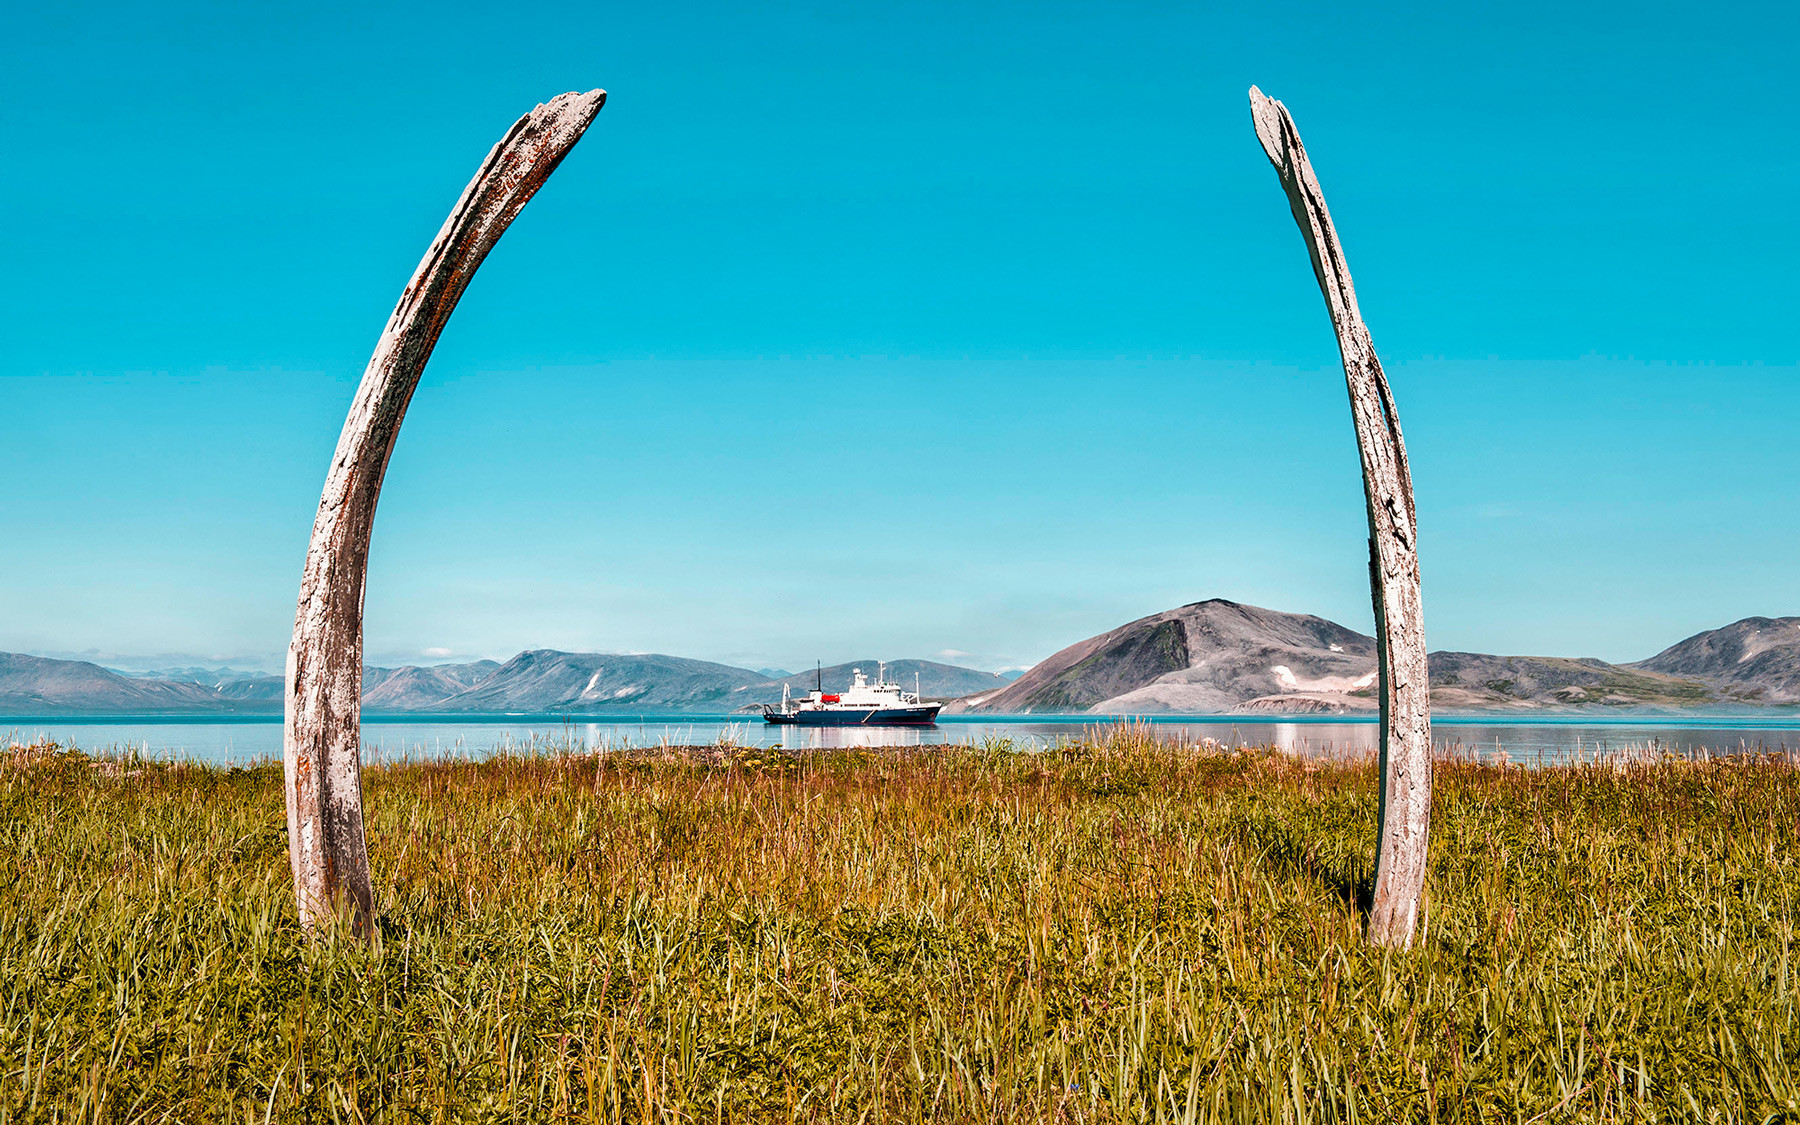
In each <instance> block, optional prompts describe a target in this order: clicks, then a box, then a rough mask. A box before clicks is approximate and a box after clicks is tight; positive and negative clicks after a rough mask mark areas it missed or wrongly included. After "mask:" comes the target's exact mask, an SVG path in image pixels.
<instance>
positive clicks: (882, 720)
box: [763, 703, 939, 727]
mask: <svg viewBox="0 0 1800 1125" xmlns="http://www.w3.org/2000/svg"><path fill="white" fill-rule="evenodd" d="M938 711H939V706H938V704H936V703H930V704H925V705H923V706H919V707H871V708H861V707H854V708H845V709H844V710H841V711H827V710H824V709H820V710H808V711H777V710H775V709H774V708H770V709H768V710H766V711H764V712H763V721H764V722H767V723H774V724H776V725H777V726H792V727H931V726H936V725H937V716H938Z"/></svg>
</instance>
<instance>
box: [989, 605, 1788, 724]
mask: <svg viewBox="0 0 1800 1125" xmlns="http://www.w3.org/2000/svg"><path fill="white" fill-rule="evenodd" d="M1740 624H1743V623H1740ZM1735 628H1737V626H1730V627H1728V629H1735ZM1725 631H1726V630H1720V632H1725ZM1709 635H1710V634H1709ZM1695 640H1698V638H1695ZM1689 643H1691V642H1683V644H1689ZM1677 647H1680V646H1677ZM1670 651H1671V652H1673V651H1674V650H1673V649H1671V650H1670ZM1733 651H1735V650H1733ZM1767 651H1771V652H1773V651H1774V649H1769V650H1767ZM1664 655H1665V656H1667V655H1668V654H1666V653H1665V654H1664ZM1797 655H1800V654H1797ZM1654 659H1655V660H1662V659H1663V658H1662V657H1656V658H1654ZM1768 659H1769V661H1770V662H1771V664H1773V663H1776V662H1778V660H1777V658H1776V657H1769V658H1768ZM1651 663H1652V662H1651V661H1646V662H1644V663H1643V664H1642V665H1637V666H1623V665H1615V664H1608V663H1606V662H1605V661H1602V660H1593V659H1569V658H1563V657H1537V656H1486V655H1482V654H1479V653H1468V652H1435V653H1432V654H1431V656H1430V669H1431V683H1432V705H1433V706H1434V707H1436V708H1438V709H1440V710H1445V711H1463V710H1468V711H1475V710H1542V709H1570V708H1577V707H1582V706H1588V705H1599V706H1610V707H1619V706H1635V707H1662V708H1682V707H1706V706H1719V705H1722V704H1729V703H1731V702H1733V701H1734V699H1735V698H1738V697H1734V696H1732V695H1731V694H1729V693H1727V692H1726V691H1724V690H1722V688H1721V686H1720V685H1719V683H1717V682H1715V681H1714V680H1711V679H1708V678H1707V677H1706V676H1704V675H1700V674H1689V673H1686V672H1683V671H1682V670H1681V669H1678V668H1674V667H1668V668H1664V667H1651V666H1650V665H1651ZM1786 666H1787V665H1783V667H1786ZM1794 666H1795V667H1800V661H1796V663H1795V665H1794ZM1376 707H1377V703H1376V700H1375V642H1374V639H1373V638H1371V637H1367V636H1364V635H1363V634H1361V633H1358V632H1355V631H1354V630H1351V629H1346V628H1345V627H1344V626H1342V625H1338V624H1336V623H1334V622H1331V621H1326V620H1325V619H1323V618H1319V617H1312V616H1309V615H1306V614H1293V613H1281V612H1278V611H1275V610H1269V609H1261V608H1258V607H1256V606H1247V605H1239V604H1237V603H1236V602H1229V601H1224V600H1222V599H1214V600H1212V601H1206V602H1195V603H1194V604H1192V605H1185V606H1182V607H1180V608H1179V609H1172V610H1168V611H1166V612H1164V613H1158V614H1153V615H1151V616H1149V617H1145V618H1142V619H1140V620H1138V621H1133V622H1131V623H1130V624H1127V625H1122V626H1120V627H1119V628H1117V629H1114V630H1112V631H1111V632H1109V633H1102V634H1101V635H1099V636H1097V637H1092V638H1089V639H1088V640H1085V641H1082V642H1080V643H1079V644H1075V645H1071V646H1069V647H1068V648H1066V649H1063V650H1062V651H1061V652H1059V653H1057V654H1055V655H1054V656H1051V657H1050V658H1049V659H1048V660H1045V661H1044V662H1043V663H1041V664H1039V665H1038V666H1037V667H1035V668H1033V669H1031V670H1030V671H1029V672H1027V673H1025V675H1023V676H1021V677H1020V678H1019V679H1018V681H1017V682H1016V683H1014V684H1012V685H1011V686H1010V687H1007V688H1004V689H1002V690H1000V691H997V692H993V693H989V694H984V695H977V696H973V697H971V698H968V699H965V700H961V701H959V702H958V703H957V704H954V705H953V708H954V709H955V710H958V711H983V712H1027V713H1029V712H1040V713H1041V712H1058V711H1060V712H1094V713H1101V714H1154V713H1159V712H1161V713H1184V712H1185V713H1190V714H1248V713H1284V714H1295V713H1307V712H1346V713H1347V712H1357V711H1373V710H1375V709H1376Z"/></svg>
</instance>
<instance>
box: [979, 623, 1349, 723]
mask: <svg viewBox="0 0 1800 1125" xmlns="http://www.w3.org/2000/svg"><path fill="white" fill-rule="evenodd" d="M1374 667H1375V642H1374V641H1373V640H1372V639H1371V638H1369V637H1365V636H1363V635H1362V634H1361V633H1358V632H1355V631H1353V630H1350V629H1346V628H1344V627H1343V626H1342V625H1338V624H1335V623H1334V622H1330V621H1327V620H1325V619H1324V618H1322V617H1311V616H1308V615H1305V614H1296V613H1279V612H1277V611H1275V610H1269V609H1260V608H1258V607H1256V606H1247V605H1239V604H1238V603H1236V602H1228V601H1225V600H1223V599H1214V600H1212V601H1205V602H1195V603H1193V604H1192V605H1184V606H1181V607H1180V608H1178V609H1171V610H1167V611H1165V612H1163V613H1157V614H1152V615H1151V616H1149V617H1145V618H1141V619H1139V620H1137V621H1133V622H1130V623H1129V624H1126V625H1121V626H1120V627H1118V628H1117V629H1114V630H1112V631H1111V632H1107V633H1102V634H1100V635H1099V636H1097V637H1090V638H1088V639H1087V640H1085V641H1081V642H1079V643H1077V644H1073V645H1070V646H1069V647H1068V648H1065V649H1063V650H1062V651H1061V652H1058V653H1056V654H1055V655H1053V656H1051V657H1050V658H1049V659H1047V660H1045V661H1043V662H1042V663H1040V664H1038V665H1037V666H1036V667H1034V668H1032V669H1031V670H1030V671H1028V672H1026V673H1025V674H1024V675H1022V676H1020V677H1019V678H1018V679H1016V680H1014V681H1013V682H1012V683H1011V684H1008V685H1006V686H1005V687H1003V688H1001V689H1000V690H999V691H996V692H994V693H992V694H990V695H985V696H978V697H975V698H971V699H968V700H964V701H962V702H961V703H960V704H958V705H956V706H955V709H956V710H959V711H961V710H979V711H990V712H1027V713H1029V712H1037V713H1046V712H1049V713H1055V712H1062V713H1070V712H1088V711H1092V712H1098V713H1113V714H1151V713H1156V712H1191V713H1199V714H1220V713H1224V712H1228V711H1231V710H1233V709H1234V708H1238V707H1240V706H1244V705H1246V704H1252V703H1256V702H1257V701H1269V702H1273V701H1274V700H1275V699H1276V698H1279V699H1280V700H1281V702H1282V707H1281V709H1283V710H1298V711H1307V710H1346V709H1349V710H1366V709H1368V708H1370V707H1373V706H1374V705H1375V704H1374V700H1373V697H1372V696H1367V697H1358V696H1356V695H1354V694H1353V693H1355V692H1358V691H1360V690H1362V689H1365V688H1367V687H1368V686H1369V684H1371V683H1372V682H1373V680H1372V678H1371V676H1372V673H1373V671H1374ZM1267 706H1268V703H1267V702H1265V703H1262V704H1261V705H1260V706H1259V707H1257V708H1255V709H1262V708H1263V707H1267Z"/></svg>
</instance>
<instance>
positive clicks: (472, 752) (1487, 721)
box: [0, 712, 1800, 765]
mask: <svg viewBox="0 0 1800 1125" xmlns="http://www.w3.org/2000/svg"><path fill="white" fill-rule="evenodd" d="M1126 721H1129V722H1134V723H1141V724H1144V725H1146V726H1147V727H1148V728H1149V730H1150V731H1151V732H1152V733H1154V734H1155V735H1156V736H1157V737H1160V738H1167V739H1177V740H1184V741H1187V742H1195V743H1198V742H1202V741H1204V740H1211V741H1212V742H1215V743H1220V744H1224V745H1227V746H1269V745H1273V746H1278V747H1280V748H1282V749H1283V750H1287V751H1291V752H1294V753H1299V754H1306V755H1314V756H1319V757H1353V756H1356V755H1359V754H1365V753H1368V752H1370V751H1372V750H1373V749H1374V748H1375V747H1376V745H1377V743H1378V742H1379V737H1380V735H1379V728H1378V727H1377V725H1376V723H1375V722H1374V721H1373V720H1372V719H1362V718H1355V719H1351V718H1345V717H1342V716H1329V717H1325V716H1320V717H1312V716H1307V717H1289V718H1281V717H1270V716H1255V717H1249V716H1207V715H1155V716H1146V717H1143V718H1139V719H1131V720H1124V719H1120V718H1116V717H1102V716H1095V715H1069V716H1048V715H980V716H955V717H946V718H944V719H942V720H940V722H939V723H938V724H937V725H936V726H932V727H793V726H770V725H768V724H765V723H764V722H762V720H761V719H760V718H758V717H747V716H744V715H736V716H733V715H680V714H661V715H622V716H616V717H607V718H603V719H594V718H583V719H568V718H559V717H557V716H554V715H496V716H466V717H464V716H458V717H454V718H451V717H434V718H419V717H413V716H404V717H402V716H395V717H391V718H390V717H384V716H367V717H365V719H364V721H363V728H362V735H363V756H364V760H365V761H368V762H380V761H388V762H394V761H403V760H408V759H415V760H427V759H438V758H466V759H472V760H479V759H481V758H486V757H490V756H492V755H494V754H497V753H500V754H504V753H513V754H555V753H566V752H571V751H573V752H585V751H591V750H621V749H642V748H651V747H657V746H694V745H713V744H716V743H719V742H731V743H734V744H737V745H740V746H755V747H768V748H775V747H780V748H784V749H789V750H800V749H840V748H868V749H878V748H882V747H906V746H930V745H940V744H946V743H949V744H954V743H969V744H975V745H1006V746H1010V747H1012V748H1013V749H1018V750H1026V751H1030V750H1044V749H1051V748H1054V747H1056V746H1058V745H1060V744H1065V743H1068V742H1072V741H1076V740H1079V739H1082V738H1086V737H1091V736H1092V735H1094V734H1095V733H1098V732H1103V731H1104V730H1105V729H1106V728H1107V727H1108V726H1111V725H1116V724H1118V723H1120V722H1126ZM281 731H282V725H281V718H280V716H254V717H248V716H238V717H229V718H219V717H209V718H204V719H180V720H177V719H170V718H167V717H161V716H143V717H126V718H111V719H105V720H94V719H90V718H80V717H72V718H66V719H61V718H5V717H0V745H4V744H6V743H9V742H31V741H35V740H39V739H51V740H54V741H56V742H58V743H61V744H62V745H64V746H70V747H74V748H77V749H80V750H84V751H87V752H89V753H97V754H121V753H136V754H140V755H145V756H150V757H156V758H164V759H176V760H188V761H197V762H205V763H209V764H213V765H248V764H252V763H255V762H258V761H266V760H270V759H278V758H280V756H281ZM1432 734H1433V739H1434V741H1435V742H1436V743H1437V745H1438V747H1439V748H1440V749H1441V750H1443V751H1445V752H1448V753H1452V754H1456V755H1458V756H1462V757H1469V758H1479V759H1482V760H1494V761H1508V762H1513V763H1519V764H1526V765H1534V764H1544V765H1548V764H1554V763H1558V762H1568V761H1592V760H1595V759H1598V758H1607V757H1617V756H1621V755H1630V756H1635V757H1659V756H1661V755H1664V754H1670V755H1675V756H1680V757H1698V756H1708V755H1711V756H1718V755H1730V754H1743V753H1782V754H1800V714H1795V713H1793V712H1783V713H1780V714H1777V715H1774V716H1732V717H1721V718H1691V717H1686V716H1683V717H1667V716H1632V717H1625V716H1606V717H1593V716H1578V717H1558V718H1555V719H1536V720H1533V721H1529V722H1523V721H1518V720H1506V721H1503V720H1499V719H1496V718H1492V717H1470V718H1458V717H1438V718H1436V719H1434V721H1433V724H1432Z"/></svg>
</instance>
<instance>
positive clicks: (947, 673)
mask: <svg viewBox="0 0 1800 1125" xmlns="http://www.w3.org/2000/svg"><path fill="white" fill-rule="evenodd" d="M878 665H879V661H876V660H874V659H869V660H852V661H848V662H847V663H844V664H833V665H832V666H831V667H829V668H824V669H820V670H818V673H817V674H818V678H819V680H820V681H821V682H823V684H824V689H825V690H826V691H842V690H843V689H844V688H847V687H849V686H850V684H851V682H852V675H853V674H854V672H855V670H856V669H858V668H861V669H862V670H863V675H865V676H867V677H868V678H869V680H870V681H871V682H872V681H873V680H874V679H875V674H876V669H877V667H878ZM915 676H916V677H917V679H916V680H915V678H914V677H915ZM887 678H888V682H889V683H895V684H899V685H900V686H901V687H903V688H905V689H906V690H908V691H911V690H912V689H913V685H914V684H915V682H916V683H917V685H918V688H919V694H920V695H922V696H924V697H925V698H926V699H956V698H958V697H960V696H965V695H974V694H976V693H977V692H983V691H992V690H994V689H995V688H999V687H1004V686H1005V685H1006V678H1005V677H1003V676H998V675H995V674H994V673H992V672H979V671H976V670H975V669H973V668H962V667H958V666H957V665H955V664H939V663H938V662H937V661H935V660H890V661H888V662H887ZM813 683H814V673H813V672H795V673H793V674H791V675H787V676H781V677H778V678H776V679H773V680H770V681H769V682H767V683H763V684H754V685H749V686H747V687H745V688H743V689H740V691H739V692H738V694H740V695H742V696H743V697H744V700H743V702H744V704H762V703H776V702H779V701H780V700H781V687H782V685H783V684H786V685H787V686H788V689H789V691H791V692H792V693H793V694H794V695H805V694H806V693H807V692H809V691H811V690H812V689H813Z"/></svg>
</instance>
